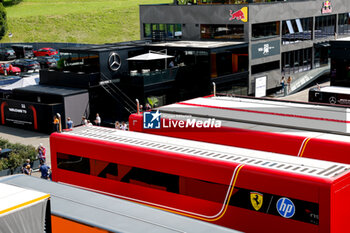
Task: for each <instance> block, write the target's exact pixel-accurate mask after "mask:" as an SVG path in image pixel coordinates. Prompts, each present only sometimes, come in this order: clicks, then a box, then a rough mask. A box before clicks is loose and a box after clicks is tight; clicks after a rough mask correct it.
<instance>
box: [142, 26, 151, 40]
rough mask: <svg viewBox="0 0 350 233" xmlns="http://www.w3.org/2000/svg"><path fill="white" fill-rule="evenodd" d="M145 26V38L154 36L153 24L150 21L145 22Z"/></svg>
mask: <svg viewBox="0 0 350 233" xmlns="http://www.w3.org/2000/svg"><path fill="white" fill-rule="evenodd" d="M143 27H144V29H143V30H144V37H145V38H151V36H152V30H151V24H150V23H145V24H144V25H143Z"/></svg>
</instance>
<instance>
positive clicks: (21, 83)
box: [0, 76, 39, 90]
mask: <svg viewBox="0 0 350 233" xmlns="http://www.w3.org/2000/svg"><path fill="white" fill-rule="evenodd" d="M38 83H39V77H38V76H33V77H25V78H21V79H20V80H18V81H17V82H14V83H12V84H10V85H7V86H4V87H0V89H1V90H13V89H15V88H20V87H26V86H30V85H37V84H38Z"/></svg>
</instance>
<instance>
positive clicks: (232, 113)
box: [157, 96, 350, 134]
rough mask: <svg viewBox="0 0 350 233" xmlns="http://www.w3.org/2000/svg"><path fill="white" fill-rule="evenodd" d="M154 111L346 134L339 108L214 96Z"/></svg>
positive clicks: (349, 130) (347, 114) (349, 114)
mask: <svg viewBox="0 0 350 233" xmlns="http://www.w3.org/2000/svg"><path fill="white" fill-rule="evenodd" d="M157 109H158V110H159V111H160V113H161V114H162V115H163V114H164V113H165V114H173V115H179V114H184V115H191V116H192V117H202V118H215V119H218V120H223V121H226V122H230V124H234V122H238V123H245V124H250V125H252V124H255V125H259V126H261V125H262V126H269V127H281V128H289V129H295V130H306V131H312V132H326V133H336V134H350V127H348V125H349V123H350V119H349V118H350V109H349V108H346V107H339V106H329V105H322V104H314V103H313V104H310V103H302V102H300V103H299V102H289V101H279V100H270V99H255V98H246V97H228V96H224V97H222V96H216V97H200V98H195V99H191V100H187V101H183V102H179V103H175V104H170V105H166V106H162V107H159V108H157ZM225 126H226V125H225ZM229 127H231V126H229ZM248 127H249V126H248Z"/></svg>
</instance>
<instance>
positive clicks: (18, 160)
mask: <svg viewBox="0 0 350 233" xmlns="http://www.w3.org/2000/svg"><path fill="white" fill-rule="evenodd" d="M23 162H24V160H23V158H22V157H21V155H19V154H17V153H14V152H11V153H10V155H9V158H8V167H9V168H11V169H14V168H16V167H19V166H20V165H22V163H23Z"/></svg>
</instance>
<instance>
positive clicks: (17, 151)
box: [0, 138, 37, 171]
mask: <svg viewBox="0 0 350 233" xmlns="http://www.w3.org/2000/svg"><path fill="white" fill-rule="evenodd" d="M0 148H2V149H6V148H8V149H11V150H12V151H11V153H10V155H9V157H8V158H1V159H0V171H1V170H4V169H7V168H10V169H14V168H16V167H18V166H21V165H22V164H23V163H24V162H25V161H26V159H30V161H34V160H36V159H37V152H36V149H35V147H34V146H32V145H23V144H20V143H10V142H9V141H8V140H7V139H3V138H0Z"/></svg>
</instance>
